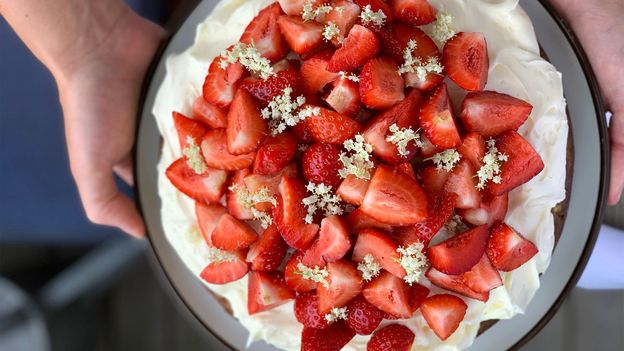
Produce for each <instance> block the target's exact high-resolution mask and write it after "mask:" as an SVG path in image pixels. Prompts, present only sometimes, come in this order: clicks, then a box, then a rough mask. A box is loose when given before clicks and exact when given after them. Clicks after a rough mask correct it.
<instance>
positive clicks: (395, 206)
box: [360, 166, 427, 226]
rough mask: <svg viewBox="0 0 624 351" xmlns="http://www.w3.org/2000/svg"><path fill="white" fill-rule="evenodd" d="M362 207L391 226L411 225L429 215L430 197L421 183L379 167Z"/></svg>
mask: <svg viewBox="0 0 624 351" xmlns="http://www.w3.org/2000/svg"><path fill="white" fill-rule="evenodd" d="M360 209H361V210H362V211H363V212H364V213H366V214H367V215H369V216H371V217H373V218H374V219H376V220H378V221H380V222H384V223H388V224H391V225H399V226H402V225H410V224H414V223H417V222H420V221H423V220H424V219H425V218H426V217H427V198H426V196H425V193H424V192H423V191H422V189H421V188H420V185H419V184H418V182H416V181H414V180H413V179H411V178H410V177H409V176H407V175H405V174H403V173H402V172H400V171H397V170H396V169H391V168H389V167H386V166H379V167H377V170H376V171H375V174H374V175H373V179H372V180H371V183H370V185H369V187H368V190H367V191H366V195H365V196H364V201H363V202H362V206H361V207H360Z"/></svg>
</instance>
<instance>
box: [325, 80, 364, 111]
mask: <svg viewBox="0 0 624 351" xmlns="http://www.w3.org/2000/svg"><path fill="white" fill-rule="evenodd" d="M323 100H325V102H326V103H327V105H329V106H330V107H331V108H332V109H334V111H336V112H338V113H341V114H343V115H345V116H349V117H355V115H357V114H358V112H360V108H361V107H362V106H361V103H360V85H359V84H358V83H357V82H354V81H352V80H350V79H348V78H339V79H336V80H335V81H334V83H333V84H332V86H331V90H330V91H329V93H328V95H327V96H326V97H324V98H323Z"/></svg>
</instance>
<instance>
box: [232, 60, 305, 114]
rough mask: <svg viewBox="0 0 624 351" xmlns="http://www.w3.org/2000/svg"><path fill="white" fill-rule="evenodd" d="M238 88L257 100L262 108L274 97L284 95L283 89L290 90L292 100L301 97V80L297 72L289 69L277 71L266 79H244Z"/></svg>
mask: <svg viewBox="0 0 624 351" xmlns="http://www.w3.org/2000/svg"><path fill="white" fill-rule="evenodd" d="M240 87H241V89H244V90H246V91H247V92H249V93H250V94H251V95H253V97H255V98H256V99H258V100H259V101H260V102H261V103H262V106H266V105H268V104H269V102H271V100H273V99H274V98H275V97H276V96H280V95H282V94H284V89H285V88H287V87H290V88H292V90H293V92H292V93H291V94H290V96H291V97H292V98H293V99H294V98H295V97H297V96H299V95H301V93H302V92H303V80H302V78H301V74H299V71H298V70H296V69H294V68H291V69H286V70H283V71H279V72H277V73H275V75H274V76H271V77H269V78H268V79H262V78H252V77H250V78H245V79H243V80H242V81H241V84H240Z"/></svg>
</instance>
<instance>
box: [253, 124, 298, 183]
mask: <svg viewBox="0 0 624 351" xmlns="http://www.w3.org/2000/svg"><path fill="white" fill-rule="evenodd" d="M296 153H297V139H296V138H295V136H294V135H292V134H291V133H288V132H283V133H280V134H278V135H277V136H274V137H268V138H266V139H265V140H264V142H263V143H262V145H260V147H259V148H258V152H257V153H256V159H255V161H254V165H253V171H254V173H256V174H262V175H271V174H277V173H279V172H280V171H281V170H282V169H284V167H286V166H287V165H288V164H289V163H290V161H292V159H293V158H294V157H295V154H296Z"/></svg>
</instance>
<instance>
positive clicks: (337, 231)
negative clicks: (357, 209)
mask: <svg viewBox="0 0 624 351" xmlns="http://www.w3.org/2000/svg"><path fill="white" fill-rule="evenodd" d="M350 249H351V240H350V239H349V227H347V223H346V221H345V220H344V219H343V218H342V217H340V216H329V217H326V218H324V219H323V220H322V221H321V230H320V232H319V237H318V239H316V241H315V242H314V244H312V246H311V247H310V248H309V249H308V250H307V251H306V252H305V255H304V256H303V259H302V262H303V264H305V265H306V266H309V267H314V266H324V265H325V263H326V262H335V261H338V260H339V259H341V258H343V257H344V255H345V254H346V253H347V251H349V250H350Z"/></svg>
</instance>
